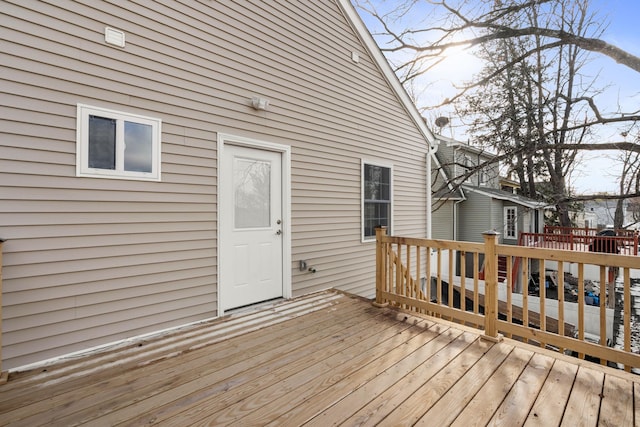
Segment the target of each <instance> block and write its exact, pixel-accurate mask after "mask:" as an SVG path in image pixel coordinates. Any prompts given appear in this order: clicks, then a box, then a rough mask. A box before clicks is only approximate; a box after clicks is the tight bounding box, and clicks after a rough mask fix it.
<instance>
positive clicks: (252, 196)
mask: <svg viewBox="0 0 640 427" xmlns="http://www.w3.org/2000/svg"><path fill="white" fill-rule="evenodd" d="M233 163H234V164H233V189H234V226H235V228H256V227H269V225H270V224H271V221H270V218H271V205H270V201H271V164H270V163H269V162H265V161H260V160H252V159H243V158H238V157H236V158H234V160H233Z"/></svg>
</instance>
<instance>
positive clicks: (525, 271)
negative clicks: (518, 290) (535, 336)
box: [522, 258, 530, 342]
mask: <svg viewBox="0 0 640 427" xmlns="http://www.w3.org/2000/svg"><path fill="white" fill-rule="evenodd" d="M529 259H530V258H522V281H523V283H525V285H523V287H522V288H523V289H522V325H523V326H524V327H525V328H528V327H529ZM524 342H529V339H528V338H526V337H525V338H524Z"/></svg>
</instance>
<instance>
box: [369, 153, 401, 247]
mask: <svg viewBox="0 0 640 427" xmlns="http://www.w3.org/2000/svg"><path fill="white" fill-rule="evenodd" d="M391 177H392V169H391V167H390V166H384V165H379V164H374V163H369V162H365V161H363V162H362V240H363V241H366V240H375V237H376V230H375V229H376V227H378V226H386V227H388V228H389V229H390V228H391V212H392V208H391V200H392V194H393V192H392V181H391ZM389 231H390V232H391V230H389Z"/></svg>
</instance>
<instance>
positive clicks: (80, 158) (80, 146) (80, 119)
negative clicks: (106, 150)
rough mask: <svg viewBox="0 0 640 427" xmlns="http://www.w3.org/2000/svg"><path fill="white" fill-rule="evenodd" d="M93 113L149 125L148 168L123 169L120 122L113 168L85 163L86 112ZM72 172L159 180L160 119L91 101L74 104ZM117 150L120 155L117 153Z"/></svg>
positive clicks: (113, 177)
mask: <svg viewBox="0 0 640 427" xmlns="http://www.w3.org/2000/svg"><path fill="white" fill-rule="evenodd" d="M90 115H96V116H100V117H107V118H110V119H115V120H118V121H121V120H127V121H129V122H135V123H141V124H145V125H150V126H152V129H153V132H152V151H151V162H152V171H151V172H133V171H125V170H124V166H123V164H124V157H123V154H122V153H124V142H123V138H124V137H123V132H124V130H123V129H120V128H122V126H120V127H119V128H118V129H117V134H118V136H117V140H118V141H117V142H116V144H117V146H116V169H115V170H111V169H97V168H91V167H89V116H90ZM76 120H77V123H76V176H78V177H91V178H110V179H130V180H143V181H160V179H161V173H160V167H161V164H162V160H161V151H162V150H161V144H162V140H161V136H162V120H160V119H157V118H153V117H146V116H141V115H138V114H130V113H124V112H121V111H115V110H110V109H106V108H101V107H94V106H91V105H85V104H78V105H77V115H76ZM118 152H120V155H118V154H117V153H118Z"/></svg>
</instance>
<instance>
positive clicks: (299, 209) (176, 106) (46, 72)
mask: <svg viewBox="0 0 640 427" xmlns="http://www.w3.org/2000/svg"><path fill="white" fill-rule="evenodd" d="M0 8H1V10H2V15H1V18H0V19H1V24H2V25H1V27H2V29H1V30H0V32H1V33H2V41H1V42H0V47H1V51H2V54H3V61H2V66H1V67H2V73H1V75H2V79H3V84H2V86H1V88H2V92H3V93H2V104H3V108H2V113H1V116H0V134H1V137H0V163H1V164H2V168H0V199H1V202H0V238H3V239H6V242H5V244H4V266H3V267H4V270H3V278H4V282H3V285H4V289H3V295H2V301H3V310H2V316H3V318H4V323H3V325H2V326H3V334H2V337H1V338H2V345H3V348H2V356H3V360H4V365H3V368H5V369H9V368H15V367H18V366H23V365H25V364H28V363H31V362H36V361H41V360H43V359H47V358H51V357H56V356H59V355H62V354H66V353H69V352H73V351H79V350H83V349H87V348H89V347H92V346H98V345H103V344H105V343H110V342H114V341H117V340H121V339H125V338H128V337H132V336H137V335H140V334H145V333H151V332H153V331H158V330H162V329H166V328H172V327H176V326H179V325H184V324H187V323H190V322H197V321H201V320H203V319H208V318H212V317H216V316H220V315H222V314H224V313H227V312H228V311H229V310H232V309H234V308H237V307H241V306H245V305H250V304H254V303H257V302H260V301H264V300H270V299H273V298H280V297H285V298H288V297H293V296H297V295H301V294H304V293H308V292H313V291H317V290H321V289H325V288H330V287H335V288H338V289H341V290H344V291H349V292H353V293H356V294H360V295H363V296H366V297H372V296H373V295H374V292H375V237H374V227H375V226H377V225H387V226H389V228H390V229H391V231H392V232H393V233H398V234H400V235H403V236H415V237H424V236H425V235H427V233H428V231H427V230H428V228H429V227H430V226H431V224H428V221H427V218H428V215H427V214H426V213H425V206H427V205H428V200H429V197H428V194H427V193H428V192H429V183H428V179H427V178H428V175H427V173H428V172H427V170H428V167H429V165H428V162H427V155H428V151H429V147H430V145H433V146H435V140H434V138H433V136H432V135H431V134H430V133H429V131H428V130H427V129H426V127H425V124H424V122H423V120H422V118H421V117H420V115H419V113H418V111H417V110H416V108H415V107H414V106H413V105H412V103H411V101H410V99H409V97H408V96H407V94H406V93H405V92H404V91H403V90H402V87H401V85H400V83H399V82H398V80H397V79H396V77H395V75H394V74H393V72H392V70H391V68H390V67H389V65H388V64H387V63H386V62H385V61H384V58H383V56H382V54H381V52H380V51H379V50H378V48H377V46H376V45H375V42H374V41H373V39H372V37H371V36H370V34H369V33H368V32H367V31H366V29H365V27H364V25H363V23H362V21H360V19H359V17H358V15H357V14H356V12H355V10H354V9H353V7H352V6H351V4H350V3H349V1H348V0H318V1H314V2H279V3H277V5H276V4H275V3H272V2H250V1H247V2H237V3H236V2H217V1H189V2H147V3H145V2H142V3H139V2H110V1H107V2H99V3H98V2H94V1H90V0H84V1H64V0H61V1H57V2H35V1H30V2H8V1H0Z"/></svg>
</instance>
